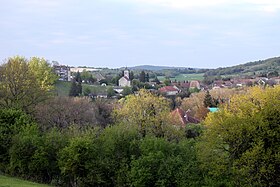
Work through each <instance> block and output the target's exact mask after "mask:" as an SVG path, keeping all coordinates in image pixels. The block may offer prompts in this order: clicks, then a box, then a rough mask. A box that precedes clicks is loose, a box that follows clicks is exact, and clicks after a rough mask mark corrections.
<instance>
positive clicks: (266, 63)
mask: <svg viewBox="0 0 280 187" xmlns="http://www.w3.org/2000/svg"><path fill="white" fill-rule="evenodd" d="M275 71H276V72H279V71H280V57H275V58H270V59H267V60H259V61H255V62H249V63H246V64H241V65H237V66H232V67H226V68H217V69H213V70H209V71H207V72H205V76H219V75H228V76H230V75H235V76H236V75H243V76H245V75H255V74H256V75H259V76H263V75H265V76H266V75H267V74H268V73H270V72H275Z"/></svg>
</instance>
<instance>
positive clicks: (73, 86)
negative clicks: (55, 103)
mask: <svg viewBox="0 0 280 187" xmlns="http://www.w3.org/2000/svg"><path fill="white" fill-rule="evenodd" d="M78 95H79V94H78V92H77V84H76V81H75V79H73V80H72V84H71V87H70V91H69V96H71V97H76V96H78Z"/></svg>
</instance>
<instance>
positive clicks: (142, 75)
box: [139, 71, 146, 82]
mask: <svg viewBox="0 0 280 187" xmlns="http://www.w3.org/2000/svg"><path fill="white" fill-rule="evenodd" d="M139 81H140V82H146V74H145V71H141V73H140V75H139Z"/></svg>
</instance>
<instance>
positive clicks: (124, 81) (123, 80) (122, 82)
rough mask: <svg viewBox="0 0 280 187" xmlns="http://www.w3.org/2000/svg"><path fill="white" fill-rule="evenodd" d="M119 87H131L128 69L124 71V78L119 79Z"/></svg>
mask: <svg viewBox="0 0 280 187" xmlns="http://www.w3.org/2000/svg"><path fill="white" fill-rule="evenodd" d="M119 86H120V87H125V86H129V87H130V86H131V81H130V79H129V70H128V69H125V70H124V76H123V77H121V78H120V79H119Z"/></svg>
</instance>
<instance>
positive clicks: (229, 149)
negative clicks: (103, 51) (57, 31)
mask: <svg viewBox="0 0 280 187" xmlns="http://www.w3.org/2000/svg"><path fill="white" fill-rule="evenodd" d="M56 80H57V77H56V75H55V74H54V73H53V71H52V68H51V66H50V64H49V63H48V62H47V61H46V60H45V59H42V58H37V57H32V58H30V59H26V58H24V57H20V56H15V57H10V58H8V59H7V60H6V61H5V62H4V63H3V64H2V65H1V66H0V174H1V175H7V176H15V177H19V178H22V179H27V180H30V181H36V182H40V183H45V184H50V185H52V186H67V187H68V186H70V187H78V186H79V187H80V186H170V187H171V186H172V187H173V186H184V187H185V186H197V187H200V186H257V187H258V186H260V187H261V186H280V176H279V173H280V154H279V153H280V124H279V123H280V86H279V85H278V86H277V85H276V86H255V87H250V88H246V89H243V90H233V89H232V90H230V89H229V90H227V91H224V92H223V93H219V94H222V95H223V96H225V95H226V97H227V98H228V102H224V103H221V104H219V105H218V108H219V110H218V111H217V112H213V113H211V112H207V113H205V111H204V109H205V106H204V107H203V104H204V103H205V102H204V101H205V98H208V99H209V98H210V101H211V102H212V100H211V97H209V94H210V93H211V94H212V96H213V97H214V96H215V93H214V92H210V93H209V92H206V93H204V92H200V93H193V94H192V95H190V97H188V98H185V99H182V100H180V101H178V103H179V104H180V107H182V108H183V109H184V110H186V109H188V108H191V109H193V111H194V115H196V116H197V117H198V118H200V119H201V123H200V124H187V125H186V126H180V125H179V121H178V120H177V119H176V118H174V116H172V115H170V113H171V111H172V108H171V103H170V102H171V101H170V100H169V99H167V98H165V97H163V96H161V95H158V94H154V93H152V92H150V91H148V90H144V89H141V90H140V91H139V92H138V93H137V94H130V95H127V96H126V97H124V98H122V99H119V100H102V99H96V100H92V99H91V98H88V97H60V96H56V95H55V94H54V91H53V90H54V84H55V82H56ZM217 97H218V95H217ZM202 114H203V115H202Z"/></svg>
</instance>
